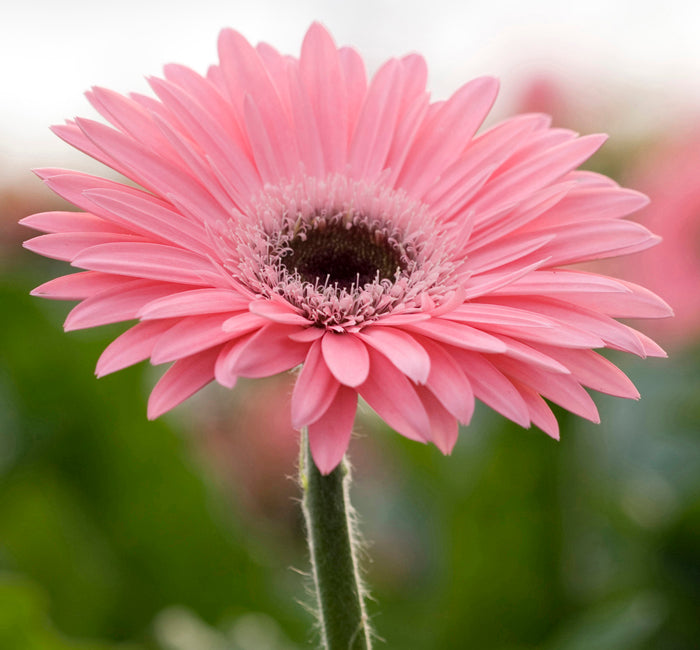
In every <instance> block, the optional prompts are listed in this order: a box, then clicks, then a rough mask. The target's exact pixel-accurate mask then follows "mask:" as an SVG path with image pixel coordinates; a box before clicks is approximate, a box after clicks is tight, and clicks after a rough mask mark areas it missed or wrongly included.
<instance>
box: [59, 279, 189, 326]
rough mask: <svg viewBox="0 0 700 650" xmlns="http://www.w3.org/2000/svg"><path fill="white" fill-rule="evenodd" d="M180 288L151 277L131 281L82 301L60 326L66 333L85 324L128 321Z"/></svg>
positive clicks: (93, 324) (95, 324)
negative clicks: (155, 301) (154, 280)
mask: <svg viewBox="0 0 700 650" xmlns="http://www.w3.org/2000/svg"><path fill="white" fill-rule="evenodd" d="M179 290H180V285H175V284H168V283H165V282H153V281H151V280H132V281H130V282H126V283H124V284H121V285H118V286H116V287H112V288H109V289H105V290H104V291H101V292H99V293H96V294H93V295H92V296H90V297H89V298H86V299H85V300H83V302H81V303H80V304H79V305H77V306H76V307H74V308H73V309H72V311H71V312H70V314H68V317H67V318H66V322H65V323H64V324H63V328H64V329H65V331H66V332H71V331H73V330H79V329H85V328H86V327H97V326H98V325H106V324H107V323H118V322H119V321H123V320H131V319H133V318H136V317H137V314H138V312H139V310H140V309H141V307H143V306H144V305H145V304H146V303H149V302H151V301H152V300H156V299H158V298H162V297H163V296H168V295H170V294H172V293H173V292H174V291H179Z"/></svg>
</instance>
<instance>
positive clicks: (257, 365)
mask: <svg viewBox="0 0 700 650" xmlns="http://www.w3.org/2000/svg"><path fill="white" fill-rule="evenodd" d="M289 330H290V328H289V327H288V326H286V325H278V324H275V323H270V324H269V325H266V326H265V327H262V328H261V329H260V330H259V331H258V332H256V333H255V334H253V336H251V337H250V338H249V339H247V341H246V343H245V344H244V345H243V346H242V347H241V348H240V349H239V351H238V354H237V356H236V359H235V362H234V363H232V364H231V371H232V372H233V373H234V374H236V375H238V376H239V377H270V376H272V375H276V374H278V373H280V372H284V371H286V370H290V369H291V368H295V367H296V366H298V365H299V364H301V363H302V362H303V361H304V359H305V358H306V355H307V352H308V350H309V345H308V344H307V343H295V342H294V341H290V340H289Z"/></svg>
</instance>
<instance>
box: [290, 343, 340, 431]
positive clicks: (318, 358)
mask: <svg viewBox="0 0 700 650" xmlns="http://www.w3.org/2000/svg"><path fill="white" fill-rule="evenodd" d="M339 387H340V384H339V383H338V380H337V379H336V378H335V377H333V375H332V374H331V372H330V370H328V366H326V363H325V362H324V360H323V354H322V352H321V341H319V340H316V341H314V342H313V343H312V345H311V347H310V348H309V353H308V354H307V355H306V361H304V367H303V368H302V369H301V372H300V373H299V377H298V378H297V381H296V384H294V391H293V392H292V426H293V427H294V428H295V429H301V428H302V427H305V426H308V425H310V424H313V423H314V422H316V420H318V419H319V418H320V417H321V416H322V415H323V414H324V413H325V412H326V411H327V410H328V407H329V406H330V405H331V402H332V401H333V398H334V397H335V395H336V393H337V392H338V388H339Z"/></svg>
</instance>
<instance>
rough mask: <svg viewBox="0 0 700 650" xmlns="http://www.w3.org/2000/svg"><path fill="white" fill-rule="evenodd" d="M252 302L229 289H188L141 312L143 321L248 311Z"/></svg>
mask: <svg viewBox="0 0 700 650" xmlns="http://www.w3.org/2000/svg"><path fill="white" fill-rule="evenodd" d="M249 302H250V300H249V299H248V298H244V297H243V296H241V295H240V294H237V293H235V292H234V291H231V290H229V289H188V290H187V291H181V292H179V293H175V294H172V295H169V296H165V297H163V298H159V299H157V300H153V301H151V302H149V303H148V304H146V305H144V307H143V308H142V309H141V310H140V311H139V313H138V317H139V318H143V319H153V318H173V317H176V316H196V315H205V314H219V313H225V312H231V311H240V310H243V309H247V307H248V303H249Z"/></svg>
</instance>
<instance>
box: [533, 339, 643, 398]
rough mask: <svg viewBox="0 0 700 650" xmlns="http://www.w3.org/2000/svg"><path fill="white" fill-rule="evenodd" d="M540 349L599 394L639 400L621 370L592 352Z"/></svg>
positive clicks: (553, 348) (544, 347)
mask: <svg viewBox="0 0 700 650" xmlns="http://www.w3.org/2000/svg"><path fill="white" fill-rule="evenodd" d="M540 349H541V350H542V351H543V352H545V353H546V354H548V355H550V356H551V357H552V358H554V359H556V360H557V361H559V362H561V363H563V364H564V365H565V366H566V367H567V368H569V370H571V374H572V375H573V376H574V377H575V378H576V380H577V381H579V382H581V383H582V384H583V385H584V386H588V387H589V388H593V389H594V390H597V391H600V392H601V393H607V394H608V395H614V396H615V397H626V398H628V399H639V392H638V391H637V389H636V388H635V387H634V384H633V383H632V382H631V381H630V380H629V378H628V377H627V375H625V373H624V372H622V370H620V369H619V368H618V367H617V366H616V365H615V364H613V363H612V362H610V361H608V360H607V359H606V358H605V357H602V356H600V354H597V353H596V352H593V350H568V349H566V348H558V347H553V346H546V345H541V346H540Z"/></svg>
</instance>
